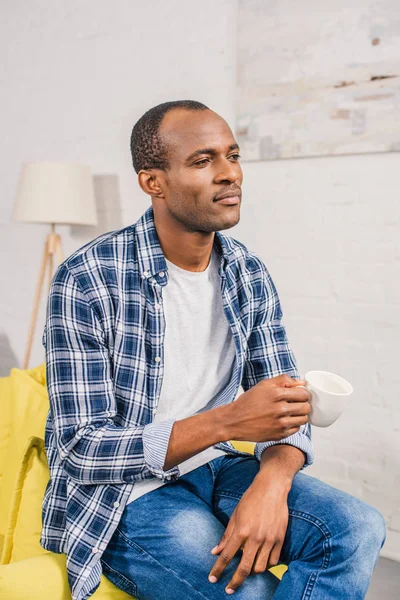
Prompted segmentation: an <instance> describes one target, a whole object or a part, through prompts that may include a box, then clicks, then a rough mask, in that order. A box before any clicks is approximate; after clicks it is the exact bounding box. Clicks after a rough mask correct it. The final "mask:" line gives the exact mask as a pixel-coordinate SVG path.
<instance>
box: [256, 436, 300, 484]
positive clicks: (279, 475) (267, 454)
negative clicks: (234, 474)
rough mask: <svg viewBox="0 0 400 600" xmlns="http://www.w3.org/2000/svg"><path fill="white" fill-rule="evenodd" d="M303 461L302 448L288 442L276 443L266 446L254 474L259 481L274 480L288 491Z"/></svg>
mask: <svg viewBox="0 0 400 600" xmlns="http://www.w3.org/2000/svg"><path fill="white" fill-rule="evenodd" d="M304 462H305V455H304V452H303V451H302V450H300V449H299V448H296V447H295V446H290V445H289V444H277V445H275V446H270V447H268V448H266V449H265V450H264V451H263V453H262V455H261V461H260V470H259V472H258V474H257V476H256V479H257V480H258V481H259V480H261V481H268V482H276V483H277V484H278V485H279V486H281V487H283V489H286V491H287V493H289V491H290V488H291V487H292V482H293V478H294V476H295V475H296V473H297V472H298V471H299V470H300V469H301V467H302V466H303V465H304Z"/></svg>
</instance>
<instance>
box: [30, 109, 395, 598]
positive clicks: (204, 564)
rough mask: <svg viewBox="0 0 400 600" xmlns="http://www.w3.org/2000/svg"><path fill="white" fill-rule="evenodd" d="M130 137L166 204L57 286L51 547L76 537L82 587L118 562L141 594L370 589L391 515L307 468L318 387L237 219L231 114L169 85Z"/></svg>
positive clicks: (87, 250)
mask: <svg viewBox="0 0 400 600" xmlns="http://www.w3.org/2000/svg"><path fill="white" fill-rule="evenodd" d="M131 151H132V161H133V166H134V168H135V170H136V172H137V174H138V181H139V185H140V186H141V188H142V190H143V191H144V192H145V193H146V194H148V195H149V196H150V197H151V202H152V206H151V207H150V208H149V209H148V210H147V211H146V212H145V213H144V215H143V216H142V217H141V218H140V219H139V220H138V221H137V223H135V224H134V225H131V226H128V227H126V228H124V229H122V230H119V231H113V232H109V233H106V234H104V235H101V236H99V237H98V238H96V239H95V240H93V241H92V242H90V243H89V244H86V245H85V246H83V247H82V248H80V249H79V250H77V251H76V252H75V253H74V254H72V255H71V256H70V257H69V258H68V259H67V260H66V261H64V263H62V264H61V265H60V266H59V267H58V269H57V272H56V274H55V276H54V278H53V281H52V285H51V289H50V294H49V299H48V306H47V319H46V327H45V332H44V337H43V342H44V344H45V346H46V366H47V370H46V373H47V385H48V392H49V398H50V411H49V415H48V419H47V422H46V433H45V442H46V449H47V454H48V459H49V466H50V473H51V479H50V481H49V484H48V487H47V489H46V493H45V496H44V500H43V531H42V538H41V543H42V545H43V547H44V548H46V549H48V550H51V551H54V552H62V553H65V554H66V555H67V570H68V580H69V584H70V587H71V593H72V598H73V599H74V600H85V599H86V598H89V597H90V596H91V595H92V594H93V593H94V591H95V590H96V589H97V587H98V585H99V583H100V576H101V573H102V572H104V574H105V576H106V577H108V578H109V579H110V580H111V581H112V582H114V583H115V584H116V585H117V586H118V587H120V588H121V589H123V590H125V591H126V592H127V593H128V594H130V595H132V596H134V597H135V596H137V597H138V598H140V599H141V600H161V599H164V598H167V597H168V598H169V597H171V598H179V600H186V599H188V600H189V599H199V600H200V599H205V598H207V599H220V598H225V597H226V595H227V594H230V593H235V594H236V597H237V598H238V599H242V600H243V599H251V600H256V599H260V600H261V599H262V600H267V599H270V598H272V597H273V598H274V599H275V600H298V599H300V598H312V599H313V600H322V599H323V600H328V599H330V598H332V599H333V598H335V599H336V598H338V599H339V598H340V599H344V598H346V599H354V600H359V599H360V600H361V598H364V597H365V594H366V591H367V588H368V585H369V581H370V578H371V574H372V571H373V568H374V566H375V564H376V562H377V560H378V556H379V551H380V548H381V547H382V545H383V543H384V541H385V538H386V529H385V522H384V519H383V517H382V515H381V514H380V512H378V510H376V509H375V508H374V507H372V506H370V505H368V504H366V503H365V502H362V501H361V500H359V499H357V498H355V497H353V496H351V495H349V494H346V493H344V492H342V491H340V490H337V489H335V488H333V487H331V486H329V485H327V484H325V483H323V482H321V481H319V480H317V479H315V478H313V477H311V476H307V475H305V474H304V473H301V472H300V471H302V470H304V469H305V468H306V467H307V466H308V465H310V464H312V462H313V460H314V450H313V446H312V442H311V427H310V425H309V423H308V414H309V412H310V403H309V400H310V396H309V392H308V391H307V390H306V389H305V388H304V387H303V386H304V383H305V382H304V380H302V379H301V378H300V375H299V373H298V369H297V365H296V361H295V358H294V355H293V352H292V351H291V349H290V346H289V343H288V340H287V336H286V332H285V328H284V325H283V322H282V310H281V306H280V302H279V298H278V294H277V290H276V288H275V286H274V284H273V281H272V279H271V276H270V274H269V272H268V270H267V268H266V266H265V265H264V263H263V262H262V260H261V259H260V258H259V257H258V256H257V255H256V254H255V253H253V252H251V251H249V250H248V249H247V248H246V246H244V244H242V243H241V242H239V241H237V240H235V239H233V238H231V237H229V236H226V235H224V234H222V233H220V232H221V230H224V229H229V228H230V227H233V226H234V225H236V224H237V223H238V221H239V218H240V207H241V185H242V179H243V176H242V170H241V167H240V162H239V158H240V155H239V148H238V145H237V143H236V141H235V138H234V136H233V134H232V131H231V130H230V128H229V126H228V124H227V123H226V122H225V121H224V119H222V118H221V117H220V116H219V115H217V114H216V113H215V112H213V111H212V110H210V109H209V108H207V107H206V106H205V105H204V104H201V103H199V102H194V101H176V102H167V103H164V104H161V105H158V106H156V107H154V108H152V109H150V110H149V111H147V112H146V113H145V114H144V115H143V116H142V117H141V119H140V120H139V121H138V122H137V123H136V125H135V126H134V128H133V131H132V137H131ZM254 226H255V227H256V226H257V224H256V223H255V224H254ZM240 385H241V386H242V387H243V390H244V393H243V394H241V395H239V396H238V397H237V392H238V389H239V387H240ZM230 440H251V441H253V442H256V444H255V449H254V455H253V454H252V453H250V452H245V451H241V450H238V449H235V448H234V447H233V446H232V444H231V442H230ZM278 563H284V564H287V565H289V568H288V571H287V572H286V573H285V575H284V576H283V579H282V581H281V582H280V581H279V580H278V579H277V578H276V577H275V576H274V575H273V574H272V573H271V572H270V571H269V570H268V569H269V568H270V567H272V566H274V565H277V564H278Z"/></svg>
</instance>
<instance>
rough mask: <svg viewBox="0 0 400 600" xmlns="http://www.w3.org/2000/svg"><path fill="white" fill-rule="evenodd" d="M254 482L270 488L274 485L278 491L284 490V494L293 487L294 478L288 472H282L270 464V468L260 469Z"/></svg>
mask: <svg viewBox="0 0 400 600" xmlns="http://www.w3.org/2000/svg"><path fill="white" fill-rule="evenodd" d="M253 483H255V484H256V485H258V484H261V485H262V486H263V487H264V488H268V489H269V490H270V489H271V488H272V487H273V488H275V489H276V490H277V491H278V490H279V491H280V492H282V494H284V495H288V494H289V492H290V490H291V488H292V483H293V478H292V477H291V476H290V475H287V474H286V473H280V472H279V470H277V469H273V468H270V467H269V466H268V468H264V469H260V471H259V472H258V473H257V475H256V476H255V478H254V480H253Z"/></svg>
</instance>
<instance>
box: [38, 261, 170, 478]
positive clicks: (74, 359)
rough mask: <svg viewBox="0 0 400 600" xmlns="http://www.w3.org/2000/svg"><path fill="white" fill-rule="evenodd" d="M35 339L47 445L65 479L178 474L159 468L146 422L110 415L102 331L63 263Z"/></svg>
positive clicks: (111, 390)
mask: <svg viewBox="0 0 400 600" xmlns="http://www.w3.org/2000/svg"><path fill="white" fill-rule="evenodd" d="M43 344H44V346H45V350H46V383H47V390H48V395H49V403H50V413H51V417H52V423H53V431H54V437H55V444H56V448H57V452H58V455H59V457H60V461H61V464H62V467H63V468H64V469H65V471H66V472H67V473H68V475H69V476H70V477H71V479H72V480H74V481H75V482H77V483H80V484H84V485H91V484H102V483H106V484H113V483H128V482H133V481H134V480H135V479H137V476H138V475H139V474H142V473H143V472H145V471H147V472H150V473H152V474H153V475H154V476H155V477H158V478H159V479H162V480H167V481H169V480H175V479H177V478H178V477H179V475H180V471H179V467H178V466H177V465H176V466H174V467H173V468H172V469H169V470H167V471H164V470H163V469H162V468H161V467H162V465H163V464H164V463H161V466H160V464H159V462H157V461H156V460H154V459H153V453H152V452H151V451H149V452H147V451H146V450H145V446H144V439H143V434H144V433H145V429H146V426H131V427H129V426H122V425H119V424H117V422H116V421H115V417H116V415H117V403H116V398H115V393H114V385H113V379H112V365H111V360H110V357H109V352H108V346H107V344H106V341H105V335H104V330H103V328H102V326H101V322H100V319H99V317H98V316H97V313H96V312H95V311H94V309H93V307H92V306H91V304H90V302H89V300H88V298H87V297H86V296H85V294H84V293H83V291H82V290H81V289H80V286H79V285H78V283H77V281H76V279H75V278H74V276H73V275H72V273H71V272H70V271H69V269H68V267H67V266H66V265H65V264H64V263H62V264H61V265H60V266H59V267H58V269H57V270H56V273H55V274H54V277H53V280H52V283H51V286H50V291H49V296H48V301H47V313H46V325H45V334H44V336H43ZM171 428H172V424H171ZM149 430H150V428H148V429H146V434H148V435H149V436H150V437H151V432H150V431H149ZM166 433H167V431H165V434H164V438H163V440H164V442H163V443H165V442H166V437H165V436H166ZM161 437H163V436H161ZM160 460H161V455H160Z"/></svg>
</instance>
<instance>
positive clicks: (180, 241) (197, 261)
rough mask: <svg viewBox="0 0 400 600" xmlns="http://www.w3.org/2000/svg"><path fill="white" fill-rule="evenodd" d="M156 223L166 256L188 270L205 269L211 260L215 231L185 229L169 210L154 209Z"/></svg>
mask: <svg viewBox="0 0 400 600" xmlns="http://www.w3.org/2000/svg"><path fill="white" fill-rule="evenodd" d="M154 224H155V227H156V230H157V235H158V238H159V241H160V245H161V248H162V251H163V253H164V256H165V258H167V259H168V260H169V261H170V262H172V263H174V264H175V265H177V266H178V267H180V268H181V269H186V270H187V271H204V270H205V269H206V268H207V267H208V264H209V262H210V257H211V252H212V248H213V244H214V237H215V232H214V231H212V232H206V231H189V230H187V229H183V228H182V225H180V224H179V223H178V222H177V221H176V220H175V219H173V218H172V217H171V216H170V215H169V213H168V212H167V211H164V214H163V215H162V218H161V219H160V218H159V215H158V214H156V211H154Z"/></svg>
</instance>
